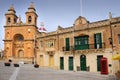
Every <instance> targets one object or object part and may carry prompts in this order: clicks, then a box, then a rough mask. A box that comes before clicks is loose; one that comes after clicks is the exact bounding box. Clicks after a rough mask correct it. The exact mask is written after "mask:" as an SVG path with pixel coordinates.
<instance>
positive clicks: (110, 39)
mask: <svg viewBox="0 0 120 80" xmlns="http://www.w3.org/2000/svg"><path fill="white" fill-rule="evenodd" d="M109 42H110V45H112V43H113V41H112V38H111V37H110V38H109Z"/></svg>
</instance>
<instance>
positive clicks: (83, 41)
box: [75, 36, 89, 50]
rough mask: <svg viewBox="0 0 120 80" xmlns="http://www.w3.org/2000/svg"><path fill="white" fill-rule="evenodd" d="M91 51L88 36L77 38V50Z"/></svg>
mask: <svg viewBox="0 0 120 80" xmlns="http://www.w3.org/2000/svg"><path fill="white" fill-rule="evenodd" d="M84 49H89V44H88V36H80V37H75V50H84Z"/></svg>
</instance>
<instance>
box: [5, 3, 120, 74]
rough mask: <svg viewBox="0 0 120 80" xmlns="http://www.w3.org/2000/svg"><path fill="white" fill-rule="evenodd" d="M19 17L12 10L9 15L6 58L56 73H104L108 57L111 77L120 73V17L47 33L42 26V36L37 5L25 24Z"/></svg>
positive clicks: (79, 21) (80, 19)
mask: <svg viewBox="0 0 120 80" xmlns="http://www.w3.org/2000/svg"><path fill="white" fill-rule="evenodd" d="M15 13H16V11H15V10H14V7H13V6H11V7H10V9H8V12H7V13H6V14H5V16H6V23H5V26H4V28H5V39H4V50H5V52H4V58H6V59H12V60H13V61H16V62H18V61H24V62H30V63H32V62H36V63H37V64H39V65H40V66H41V67H51V68H54V69H61V70H73V71H90V72H100V67H101V66H100V64H101V63H100V60H101V58H103V57H105V58H106V59H107V65H108V66H107V68H108V72H109V73H112V72H115V71H116V70H118V69H119V67H118V65H119V64H118V63H119V62H118V61H113V60H112V57H113V56H114V55H115V54H119V53H120V17H115V18H112V15H111V14H110V15H109V16H110V18H109V19H106V20H102V21H97V22H91V23H90V22H89V21H88V20H87V19H86V18H84V17H82V16H79V17H78V18H77V19H76V20H75V21H74V23H73V24H74V25H72V26H70V27H67V28H63V27H61V26H58V28H57V30H55V31H53V32H46V31H45V28H44V25H42V27H41V29H40V30H43V31H40V32H39V31H38V28H37V17H38V16H37V14H36V10H35V8H34V5H33V4H31V5H30V6H29V8H28V11H27V12H26V13H25V14H26V22H25V23H23V22H22V21H21V18H20V17H18V16H17V15H16V14H15Z"/></svg>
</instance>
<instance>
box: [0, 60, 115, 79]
mask: <svg viewBox="0 0 120 80" xmlns="http://www.w3.org/2000/svg"><path fill="white" fill-rule="evenodd" d="M11 64H12V63H11ZM0 80H115V79H112V78H111V79H110V78H109V75H101V74H99V73H91V72H82V71H79V72H73V71H64V70H54V69H51V68H41V67H40V68H34V67H33V65H32V64H21V65H20V67H18V68H15V67H14V66H13V64H12V65H11V66H10V67H5V66H4V62H0Z"/></svg>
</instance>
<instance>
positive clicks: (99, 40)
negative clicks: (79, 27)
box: [94, 33, 102, 49]
mask: <svg viewBox="0 0 120 80" xmlns="http://www.w3.org/2000/svg"><path fill="white" fill-rule="evenodd" d="M94 47H95V49H99V48H102V37H101V33H96V34H94Z"/></svg>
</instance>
